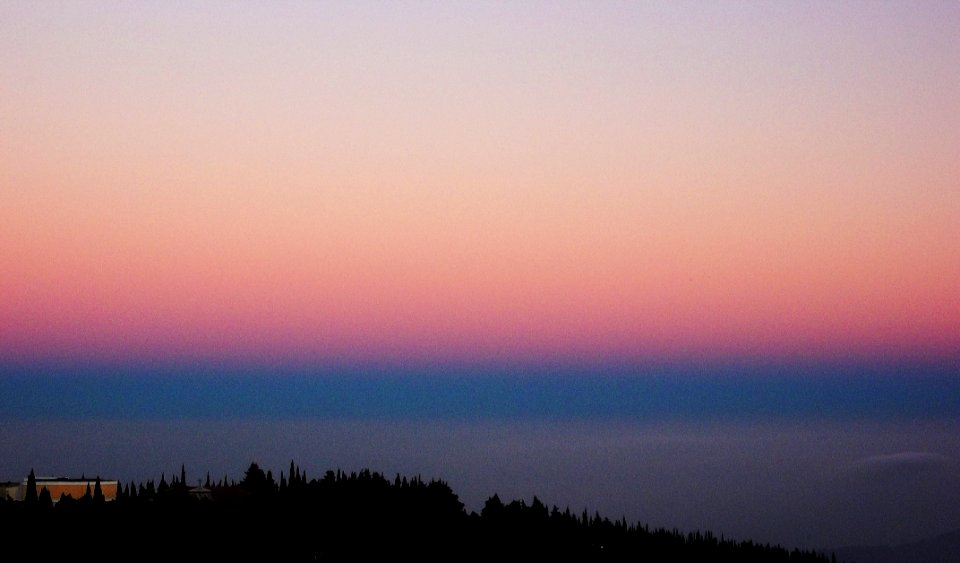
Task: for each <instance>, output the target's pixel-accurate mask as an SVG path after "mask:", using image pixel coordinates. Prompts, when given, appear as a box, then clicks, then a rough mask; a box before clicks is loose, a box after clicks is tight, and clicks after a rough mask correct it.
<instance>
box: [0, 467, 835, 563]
mask: <svg viewBox="0 0 960 563" xmlns="http://www.w3.org/2000/svg"><path fill="white" fill-rule="evenodd" d="M184 481H185V479H183V477H181V479H179V480H178V479H174V480H173V481H172V483H170V484H167V483H166V481H165V479H161V481H160V483H159V484H157V485H154V483H153V482H148V483H146V484H140V485H139V486H137V485H134V484H133V483H131V484H129V485H127V486H126V487H123V488H122V490H121V491H120V493H119V494H118V495H117V499H116V500H115V501H107V500H105V499H104V498H103V495H102V493H101V492H100V490H99V489H95V490H93V491H90V493H89V494H87V495H84V497H83V498H80V499H71V498H69V497H65V498H63V499H60V500H59V502H57V503H56V504H54V503H53V502H52V499H50V498H49V494H44V492H43V491H42V490H41V491H40V492H39V494H37V492H36V491H34V492H31V491H30V490H29V487H28V491H27V494H26V498H25V500H24V501H23V502H12V501H5V502H0V523H2V529H3V537H4V539H5V541H4V544H5V549H4V550H5V551H6V553H7V554H8V555H9V556H12V558H10V559H6V558H5V559H6V560H24V561H77V560H91V559H93V560H96V561H144V560H150V561H353V560H368V559H375V560H386V559H390V560H397V559H400V558H403V559H407V558H411V559H413V560H419V561H423V560H431V561H438V560H443V561H462V560H523V559H526V560H535V561H545V560H581V561H675V560H676V561H680V560H682V561H739V562H778V561H789V562H793V563H796V562H806V561H810V562H826V561H829V560H830V559H829V558H828V557H826V556H823V555H820V554H817V553H814V552H810V551H799V550H792V551H791V550H787V549H784V548H782V547H779V546H768V545H758V544H754V543H752V542H750V541H732V540H728V539H723V538H717V537H715V536H713V535H712V534H710V533H692V534H682V533H680V532H679V531H677V530H664V529H657V530H651V529H649V528H647V527H644V526H639V525H634V524H630V523H627V522H626V521H625V520H622V519H621V520H618V521H611V520H609V519H608V518H605V517H602V516H601V515H599V514H596V513H594V514H593V515H589V514H588V513H586V512H583V513H581V514H574V513H571V512H570V511H569V509H567V510H563V511H561V510H559V509H558V508H557V507H553V508H548V507H547V506H545V505H544V504H543V503H542V502H541V501H540V500H538V499H537V498H536V497H534V499H533V501H532V502H531V503H529V504H527V503H525V502H524V501H512V502H509V503H503V502H502V501H501V500H500V498H499V497H498V496H497V495H494V496H493V497H491V498H490V499H488V500H487V502H486V503H485V506H484V508H483V510H482V511H481V513H480V514H476V513H472V512H471V513H467V512H466V511H465V510H464V508H463V504H462V503H461V502H460V500H459V498H458V497H457V495H456V494H455V493H454V492H453V491H452V490H451V489H450V487H449V486H448V485H447V484H446V483H444V482H442V481H436V480H434V481H430V482H424V481H423V480H421V479H420V478H419V477H415V478H412V479H407V478H404V477H400V476H399V475H398V476H397V477H396V478H395V479H393V480H390V479H387V478H386V477H384V476H383V475H381V474H379V473H375V472H370V471H366V470H365V471H361V472H359V473H350V474H346V473H343V472H340V471H337V472H333V471H328V472H327V473H326V474H325V475H324V476H323V477H321V478H319V479H310V480H308V479H307V477H306V475H305V474H302V473H301V472H300V470H299V468H297V467H296V466H294V465H293V464H291V467H290V472H289V478H288V477H287V476H284V475H283V474H281V477H280V481H279V482H276V481H274V479H273V476H272V475H271V474H270V473H269V472H267V473H264V472H263V471H262V470H261V469H260V468H259V467H257V466H256V464H251V466H250V468H249V469H247V472H246V474H245V475H244V478H243V480H241V482H240V483H228V482H227V481H226V479H225V478H224V479H223V480H221V481H220V482H218V483H212V482H211V481H210V479H209V477H208V478H207V483H206V484H205V485H204V486H198V487H188V486H187V485H185V484H184Z"/></svg>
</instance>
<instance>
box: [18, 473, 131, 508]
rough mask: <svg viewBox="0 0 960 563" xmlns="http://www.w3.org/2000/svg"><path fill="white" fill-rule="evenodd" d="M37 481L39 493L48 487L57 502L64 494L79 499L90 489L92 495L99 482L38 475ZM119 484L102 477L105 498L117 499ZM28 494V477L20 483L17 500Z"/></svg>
mask: <svg viewBox="0 0 960 563" xmlns="http://www.w3.org/2000/svg"><path fill="white" fill-rule="evenodd" d="M36 482H37V494H38V495H39V494H40V491H42V490H43V489H47V490H48V491H50V498H51V499H53V502H54V503H56V502H57V501H59V500H60V497H61V496H63V495H67V496H70V497H72V498H74V499H79V498H80V497H82V496H83V495H85V494H87V491H88V490H89V491H90V494H91V495H92V494H93V490H94V487H96V484H97V479H96V478H94V479H87V478H86V477H81V478H79V479H71V478H69V477H37V478H36ZM119 486H120V484H119V482H117V481H111V480H104V479H100V491H101V492H103V498H104V500H107V501H112V500H117V490H118V487H119ZM26 496H27V479H24V480H23V482H21V483H20V487H19V490H18V491H17V496H16V497H15V500H23V499H24V497H26Z"/></svg>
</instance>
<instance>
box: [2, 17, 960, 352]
mask: <svg viewBox="0 0 960 563" xmlns="http://www.w3.org/2000/svg"><path fill="white" fill-rule="evenodd" d="M958 29H960V6H958V5H957V4H956V3H951V2H942V3H938V2H923V3H919V4H917V3H912V2H910V3H907V2H904V3H866V4H860V3H850V4H841V5H832V4H826V3H804V4H783V5H781V4H747V3H720V4H715V5H703V4H702V3H690V4H687V3H676V2H665V3H640V4H632V3H602V2H601V3H594V2H590V3H583V4H573V3H556V2H549V3H543V4H540V3H506V4H494V3H489V4H488V3H480V4H472V3H463V4H456V3H440V4H428V3H419V2H417V3H393V4H379V3H372V4H363V3H353V2H343V3H332V4H326V3H316V4H315V3H279V4H275V3H259V4H258V3H222V4H221V3H203V4H201V5H199V6H195V5H192V4H183V5H174V4H173V3H168V2H157V3H146V2H145V3H118V4H110V3H82V2H66V3H51V2H44V3H35V2H5V3H4V4H3V5H2V6H0V52H2V53H3V56H2V57H0V358H2V357H6V358H37V359H43V358H64V357H65V358H83V359H108V360H109V359H133V360H136V359H137V358H188V359H189V358H227V359H252V360H257V359H281V360H284V359H286V360H293V361H301V360H306V361H312V360H327V359H336V360H343V359H345V360H388V361H393V360H409V359H415V360H418V361H420V360H425V361H432V360H442V361H451V360H452V361H459V360H465V361H472V360H530V359H533V360H538V359H542V360H546V361H553V360H566V359H577V360H581V359H587V360H592V359H597V360H605V359H611V358H616V359H636V360H644V359H670V358H678V359H684V358H691V357H694V358H701V357H704V358H729V357H750V358H771V357H772V358H784V357H786V358H808V357H814V358H818V357H835V356H843V357H849V356H853V357H875V356H877V355H880V356H884V357H886V356H894V357H927V358H928V357H950V358H956V357H957V351H958V350H960V102H958V100H960V34H958V33H957V30H958Z"/></svg>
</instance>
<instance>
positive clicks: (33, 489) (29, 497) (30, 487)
mask: <svg viewBox="0 0 960 563" xmlns="http://www.w3.org/2000/svg"><path fill="white" fill-rule="evenodd" d="M23 502H24V503H25V504H26V505H28V506H32V505H35V504H37V477H36V475H34V474H33V468H30V474H29V475H27V490H26V492H25V494H24V495H23Z"/></svg>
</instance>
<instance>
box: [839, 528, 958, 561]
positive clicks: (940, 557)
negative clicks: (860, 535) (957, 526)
mask: <svg viewBox="0 0 960 563" xmlns="http://www.w3.org/2000/svg"><path fill="white" fill-rule="evenodd" d="M835 551H836V555H837V558H838V559H840V560H842V561H845V562H847V563H957V562H958V561H960V530H954V531H952V532H948V533H946V534H941V535H939V536H935V537H932V538H929V539H925V540H921V541H917V542H911V543H905V544H901V545H896V546H857V547H842V548H838V549H836V550H835Z"/></svg>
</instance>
